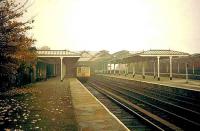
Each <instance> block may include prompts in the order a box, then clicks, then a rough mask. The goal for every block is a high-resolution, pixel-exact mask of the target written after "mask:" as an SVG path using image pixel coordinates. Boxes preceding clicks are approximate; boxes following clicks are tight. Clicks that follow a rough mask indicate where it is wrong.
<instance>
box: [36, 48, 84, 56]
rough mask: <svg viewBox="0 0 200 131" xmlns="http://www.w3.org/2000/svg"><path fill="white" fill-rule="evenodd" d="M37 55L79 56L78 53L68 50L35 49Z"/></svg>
mask: <svg viewBox="0 0 200 131" xmlns="http://www.w3.org/2000/svg"><path fill="white" fill-rule="evenodd" d="M36 52H37V57H80V54H79V53H76V52H72V51H69V50H37V51H36Z"/></svg>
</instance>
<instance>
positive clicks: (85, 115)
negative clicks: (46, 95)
mask: <svg viewBox="0 0 200 131" xmlns="http://www.w3.org/2000/svg"><path fill="white" fill-rule="evenodd" d="M70 90H71V96H72V104H73V108H74V112H75V117H76V121H77V123H78V128H79V130H81V131H127V130H129V129H128V128H127V127H126V126H125V125H124V124H123V123H122V122H121V121H120V120H119V119H118V118H117V117H116V116H114V115H113V114H112V113H111V112H110V111H109V110H108V109H107V108H106V107H105V106H104V105H103V104H101V102H100V101H99V100H98V99H96V98H95V97H94V96H93V95H92V94H91V93H90V92H89V91H88V90H87V88H86V87H84V86H83V85H82V84H81V83H80V82H79V81H78V80H77V79H75V78H71V79H70Z"/></svg>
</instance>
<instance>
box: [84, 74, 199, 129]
mask: <svg viewBox="0 0 200 131" xmlns="http://www.w3.org/2000/svg"><path fill="white" fill-rule="evenodd" d="M88 83H89V84H90V86H91V87H93V88H95V89H97V90H98V91H101V92H103V93H104V94H105V95H107V97H109V96H111V97H112V98H114V99H116V100H117V101H119V102H121V103H123V104H124V105H125V106H127V107H128V108H130V109H131V110H135V109H136V111H137V112H138V114H140V115H141V116H143V117H144V118H146V119H147V120H149V121H151V122H152V123H155V125H158V127H160V129H164V130H170V129H171V130H181V129H183V130H188V129H190V130H192V129H200V124H199V119H200V113H199V104H198V102H199V101H198V100H195V99H194V98H189V97H186V96H181V95H177V94H175V93H174V94H172V93H171V94H169V93H168V92H162V91H155V90H152V89H151V90H149V89H144V88H137V87H133V85H132V84H131V83H130V82H127V81H126V82H118V81H116V80H111V79H105V78H98V77H95V78H92V79H91V80H90V81H89V82H88Z"/></svg>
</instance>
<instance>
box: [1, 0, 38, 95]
mask: <svg viewBox="0 0 200 131" xmlns="http://www.w3.org/2000/svg"><path fill="white" fill-rule="evenodd" d="M27 3H28V0H26V1H24V2H23V3H20V2H18V1H17V0H0V91H5V90H7V89H9V87H11V86H14V85H16V84H17V81H18V85H19V83H20V82H21V80H18V79H19V78H21V77H19V74H20V73H21V74H23V72H24V71H26V69H25V68H24V69H22V65H24V64H25V65H31V63H33V62H34V60H35V58H36V55H35V53H34V48H33V47H32V46H33V44H34V41H35V40H34V39H33V38H31V37H29V36H28V34H27V31H28V30H30V29H31V26H30V24H31V23H33V20H28V21H24V20H23V19H22V16H23V14H24V12H26V9H27V8H28V5H27ZM24 67H27V66H24Z"/></svg>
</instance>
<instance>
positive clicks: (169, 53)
mask: <svg viewBox="0 0 200 131" xmlns="http://www.w3.org/2000/svg"><path fill="white" fill-rule="evenodd" d="M135 55H139V56H150V57H151V56H188V55H189V54H188V53H185V52H179V51H174V50H148V51H143V52H140V53H137V54H135Z"/></svg>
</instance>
